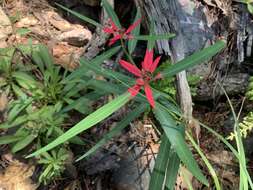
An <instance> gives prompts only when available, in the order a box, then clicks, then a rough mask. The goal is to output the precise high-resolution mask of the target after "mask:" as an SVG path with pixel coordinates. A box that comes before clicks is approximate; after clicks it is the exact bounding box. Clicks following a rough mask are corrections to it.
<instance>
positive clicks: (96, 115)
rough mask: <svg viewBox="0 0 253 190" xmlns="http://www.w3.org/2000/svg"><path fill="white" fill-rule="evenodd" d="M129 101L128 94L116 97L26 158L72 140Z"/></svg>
mask: <svg viewBox="0 0 253 190" xmlns="http://www.w3.org/2000/svg"><path fill="white" fill-rule="evenodd" d="M129 100H130V94H129V93H125V94H122V95H121V96H118V97H117V98H115V99H114V100H112V101H111V102H109V103H107V104H106V105H104V106H102V107H101V108H99V109H98V110H96V111H95V112H93V113H91V114H90V115H88V116H87V117H86V118H84V119H83V120H82V121H80V122H79V123H77V124H76V125H75V126H74V127H72V128H71V129H69V130H68V131H66V132H65V133H64V134H63V135H61V136H59V137H58V138H56V139H55V140H54V141H53V142H51V143H49V144H48V145H46V146H45V147H43V148H41V149H39V150H37V151H36V152H34V153H32V154H30V155H28V156H27V158H29V157H32V156H36V155H39V154H41V153H43V152H46V151H48V150H51V149H52V148H54V147H56V146H58V145H59V144H62V143H64V142H66V141H68V140H69V139H71V138H73V137H74V136H76V135H78V134H79V133H81V132H83V131H85V130H87V129H89V128H91V127H92V126H94V125H95V124H97V123H99V122H100V121H102V120H103V119H105V118H107V117H108V116H110V115H111V114H112V113H114V112H115V111H117V110H118V109H120V108H121V107H122V106H124V105H125V104H126V103H127V102H128V101H129Z"/></svg>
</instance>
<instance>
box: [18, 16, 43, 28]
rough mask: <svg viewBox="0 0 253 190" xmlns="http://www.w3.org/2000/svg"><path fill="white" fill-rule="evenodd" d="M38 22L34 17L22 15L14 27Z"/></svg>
mask: <svg viewBox="0 0 253 190" xmlns="http://www.w3.org/2000/svg"><path fill="white" fill-rule="evenodd" d="M38 22H39V21H38V20H37V19H36V18H35V17H33V16H28V17H24V18H22V19H21V20H20V21H18V22H17V23H16V27H17V28H23V27H29V26H34V25H36V24H38Z"/></svg>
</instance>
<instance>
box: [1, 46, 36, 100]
mask: <svg viewBox="0 0 253 190" xmlns="http://www.w3.org/2000/svg"><path fill="white" fill-rule="evenodd" d="M29 48H30V47H29V46H25V45H23V46H18V47H17V48H16V47H10V48H3V49H1V50H0V62H1V64H0V75H1V80H0V87H1V88H2V89H3V90H4V91H5V92H6V93H7V94H9V93H10V92H11V91H13V92H14V94H15V95H16V96H22V97H24V96H25V92H24V90H29V89H31V88H34V87H35V86H36V85H37V82H36V81H35V79H34V77H32V76H31V75H29V74H28V72H29V71H30V70H32V68H31V67H29V66H27V65H24V64H23V62H22V61H21V59H19V58H18V57H20V56H19V55H18V52H21V53H26V52H27V51H29ZM34 48H36V47H34ZM14 59H15V61H16V62H15V63H13V62H14Z"/></svg>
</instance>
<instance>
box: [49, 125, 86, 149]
mask: <svg viewBox="0 0 253 190" xmlns="http://www.w3.org/2000/svg"><path fill="white" fill-rule="evenodd" d="M54 131H55V132H56V133H57V136H60V135H62V134H64V131H63V130H61V129H60V128H59V127H55V128H54ZM69 142H70V143H72V144H78V145H84V144H86V143H84V142H83V141H82V139H81V138H79V137H78V136H75V137H73V138H71V139H69Z"/></svg>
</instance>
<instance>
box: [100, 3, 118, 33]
mask: <svg viewBox="0 0 253 190" xmlns="http://www.w3.org/2000/svg"><path fill="white" fill-rule="evenodd" d="M102 6H103V7H104V9H105V10H106V12H107V14H108V15H109V17H110V18H111V19H112V21H113V22H114V23H115V25H116V26H117V27H118V28H119V29H121V28H122V26H121V24H120V21H119V18H118V16H117V14H116V13H115V11H114V9H113V8H112V6H111V5H110V4H109V3H108V1H107V0H102Z"/></svg>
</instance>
